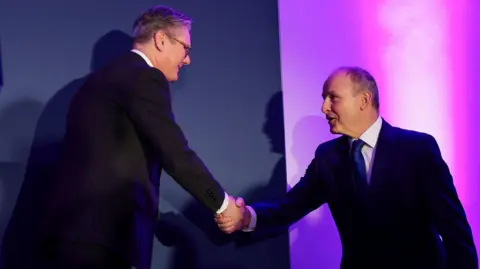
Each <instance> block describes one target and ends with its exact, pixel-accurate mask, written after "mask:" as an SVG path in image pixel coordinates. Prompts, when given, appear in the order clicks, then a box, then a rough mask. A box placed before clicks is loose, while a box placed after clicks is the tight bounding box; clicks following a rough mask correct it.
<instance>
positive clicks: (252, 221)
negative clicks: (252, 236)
mask: <svg viewBox="0 0 480 269" xmlns="http://www.w3.org/2000/svg"><path fill="white" fill-rule="evenodd" d="M247 209H248V211H250V216H251V217H250V224H249V225H248V227H247V228H245V229H243V230H242V231H244V232H253V231H254V230H255V226H257V213H255V210H253V208H252V207H251V206H249V205H247Z"/></svg>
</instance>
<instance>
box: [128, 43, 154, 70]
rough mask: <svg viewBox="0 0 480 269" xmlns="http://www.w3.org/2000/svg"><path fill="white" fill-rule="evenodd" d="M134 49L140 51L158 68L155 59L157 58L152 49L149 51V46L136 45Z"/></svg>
mask: <svg viewBox="0 0 480 269" xmlns="http://www.w3.org/2000/svg"><path fill="white" fill-rule="evenodd" d="M133 49H135V50H138V51H140V52H141V53H143V54H144V55H145V56H146V57H147V58H148V60H150V62H151V63H152V65H153V66H155V67H156V66H157V63H156V59H155V57H153V55H154V54H153V52H152V51H151V49H149V48H148V47H147V46H144V45H140V44H134V45H133Z"/></svg>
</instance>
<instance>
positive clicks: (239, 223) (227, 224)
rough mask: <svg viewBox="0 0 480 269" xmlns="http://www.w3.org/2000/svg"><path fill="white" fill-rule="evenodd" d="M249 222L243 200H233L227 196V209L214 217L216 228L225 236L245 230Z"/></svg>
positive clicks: (247, 211)
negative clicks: (225, 234)
mask: <svg viewBox="0 0 480 269" xmlns="http://www.w3.org/2000/svg"><path fill="white" fill-rule="evenodd" d="M250 220H251V215H250V211H249V210H248V209H247V208H246V206H245V201H244V200H243V198H241V197H239V198H237V200H234V198H233V197H232V196H229V203H228V207H227V209H226V210H225V211H224V212H223V213H222V214H218V215H217V216H216V217H215V222H216V223H217V225H218V228H220V230H221V231H223V232H225V233H227V234H230V233H233V232H236V231H239V230H242V229H245V228H247V227H248V226H249V224H250Z"/></svg>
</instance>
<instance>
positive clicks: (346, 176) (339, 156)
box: [331, 136, 355, 198]
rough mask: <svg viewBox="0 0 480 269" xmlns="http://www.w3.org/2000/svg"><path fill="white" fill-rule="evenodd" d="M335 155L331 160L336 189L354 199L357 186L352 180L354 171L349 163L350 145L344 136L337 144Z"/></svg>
mask: <svg viewBox="0 0 480 269" xmlns="http://www.w3.org/2000/svg"><path fill="white" fill-rule="evenodd" d="M335 146H336V149H335V151H334V152H335V154H334V156H333V158H332V159H331V162H332V163H331V164H332V167H333V168H334V169H335V170H334V171H335V176H334V177H335V179H334V181H335V185H336V189H338V190H340V191H341V192H342V193H348V194H349V195H346V196H345V197H350V198H353V194H354V192H355V184H354V181H353V178H352V169H351V165H350V161H349V152H350V145H349V142H348V137H346V136H342V137H340V138H339V141H338V143H337V145H335Z"/></svg>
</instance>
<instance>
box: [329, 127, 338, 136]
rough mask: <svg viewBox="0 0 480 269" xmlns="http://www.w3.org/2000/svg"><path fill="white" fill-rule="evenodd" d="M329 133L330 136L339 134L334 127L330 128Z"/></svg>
mask: <svg viewBox="0 0 480 269" xmlns="http://www.w3.org/2000/svg"><path fill="white" fill-rule="evenodd" d="M330 133H332V134H340V131H339V130H338V128H336V127H335V126H332V127H330Z"/></svg>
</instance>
